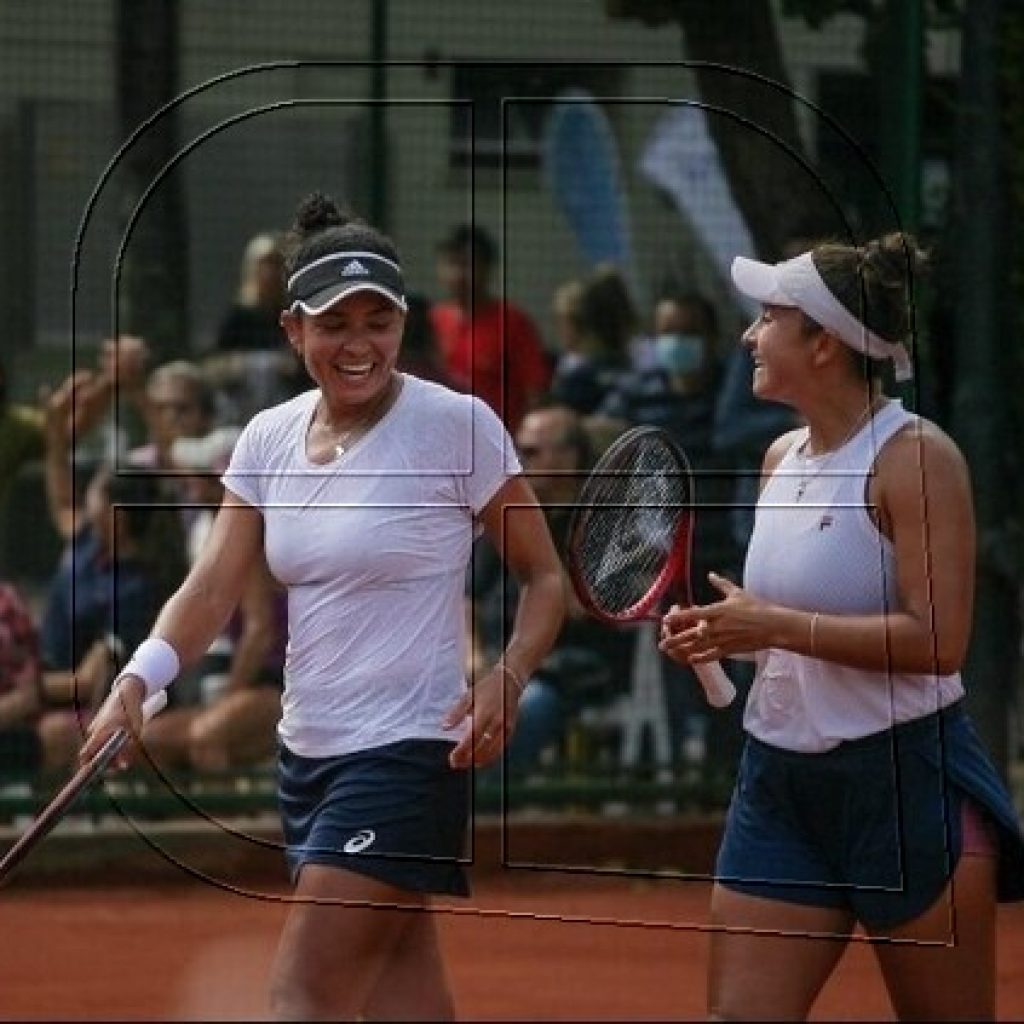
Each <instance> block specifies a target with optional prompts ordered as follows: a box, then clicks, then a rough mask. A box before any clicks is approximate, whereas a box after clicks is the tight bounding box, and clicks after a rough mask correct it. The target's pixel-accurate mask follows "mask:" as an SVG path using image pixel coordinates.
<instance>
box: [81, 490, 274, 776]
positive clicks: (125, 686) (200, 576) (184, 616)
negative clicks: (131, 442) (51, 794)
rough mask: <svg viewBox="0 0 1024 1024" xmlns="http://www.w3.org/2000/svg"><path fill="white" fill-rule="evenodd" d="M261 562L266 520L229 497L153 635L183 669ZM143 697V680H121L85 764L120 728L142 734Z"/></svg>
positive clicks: (95, 725) (99, 719)
mask: <svg viewBox="0 0 1024 1024" xmlns="http://www.w3.org/2000/svg"><path fill="white" fill-rule="evenodd" d="M262 558H263V517H262V516H261V515H260V513H259V512H258V511H257V510H256V509H254V508H253V507H252V506H251V505H248V504H246V503H245V502H244V501H242V499H241V498H239V497H237V496H236V495H235V494H233V493H232V492H231V491H226V492H225V495H224V501H223V502H222V504H221V507H220V511H219V512H218V513H217V518H216V520H215V521H214V524H213V527H212V529H211V530H210V535H209V537H208V538H207V540H206V543H205V544H204V545H203V550H202V551H201V552H200V555H199V558H198V559H197V560H196V562H195V564H194V565H193V566H192V569H191V570H190V572H189V574H188V576H187V577H186V578H185V581H184V582H183V583H182V585H181V586H180V587H179V588H178V590H177V592H176V593H175V594H174V595H173V596H172V597H171V598H170V599H169V600H168V601H167V603H166V604H165V605H164V607H163V609H162V610H161V611H160V614H159V615H158V616H157V620H156V624H155V625H154V626H153V631H152V633H151V636H153V637H159V638H160V639H162V640H165V641H166V642H167V643H169V644H170V645H171V647H173V648H174V650H175V652H176V653H177V655H178V660H179V662H180V665H181V668H182V669H185V668H188V667H189V666H190V665H193V664H195V663H196V662H197V661H198V660H199V659H200V658H201V657H202V656H203V655H204V654H205V653H206V651H207V649H208V648H209V646H210V644H212V643H213V641H214V639H216V637H217V636H218V635H219V634H220V632H221V631H222V630H223V629H224V627H225V625H226V624H227V621H228V619H229V618H230V616H231V613H232V612H233V611H234V609H235V607H236V605H237V604H238V602H239V600H240V598H241V595H242V590H243V588H244V586H245V583H246V580H247V578H248V576H249V573H250V570H251V568H252V565H253V563H254V562H256V561H257V560H262ZM143 692H144V686H143V683H142V681H141V680H140V679H138V678H137V677H135V676H130V675H129V676H125V677H123V679H122V681H121V683H120V684H119V685H118V686H117V687H115V689H114V690H113V691H112V693H111V695H110V697H109V698H108V699H107V701H106V703H105V704H104V706H103V708H101V710H100V712H99V713H98V714H97V716H96V718H95V719H94V720H93V722H92V725H91V727H90V729H89V738H88V740H87V742H86V744H85V746H84V747H83V748H82V751H81V754H80V755H79V756H80V757H81V758H82V759H83V760H85V759H87V758H88V757H89V756H91V754H92V753H94V752H95V751H96V750H98V749H99V747H100V746H101V745H102V744H103V742H104V741H105V740H106V738H107V737H108V736H110V735H111V733H113V732H114V731H115V730H116V729H118V728H122V727H125V726H127V727H130V728H131V730H132V732H133V733H135V734H137V733H138V731H139V728H140V722H141V719H140V707H141V700H142V695H143ZM126 760H127V758H125V759H123V761H122V763H125V761H126Z"/></svg>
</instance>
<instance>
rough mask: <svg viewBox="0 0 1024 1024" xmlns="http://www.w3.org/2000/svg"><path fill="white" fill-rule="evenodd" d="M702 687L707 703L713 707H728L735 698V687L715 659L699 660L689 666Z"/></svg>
mask: <svg viewBox="0 0 1024 1024" xmlns="http://www.w3.org/2000/svg"><path fill="white" fill-rule="evenodd" d="M690 667H691V668H692V669H693V671H694V672H696V673H697V678H698V679H699V680H700V685H701V686H703V687H704V693H705V694H706V695H707V698H708V703H709V704H710V705H711V706H712V707H713V708H724V707H728V706H729V705H730V704H731V703H732V702H733V700H735V698H736V687H735V686H733V685H732V680H731V679H730V678H729V677H728V676H727V675H726V674H725V671H724V669H723V668H722V666H721V665H720V664H719V663H718V662H717V661H708V662H701V663H700V664H697V665H691V666H690Z"/></svg>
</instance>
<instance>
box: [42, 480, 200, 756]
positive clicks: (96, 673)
mask: <svg viewBox="0 0 1024 1024" xmlns="http://www.w3.org/2000/svg"><path fill="white" fill-rule="evenodd" d="M160 501H161V495H160V490H159V485H158V482H157V481H156V480H155V479H154V478H153V477H151V476H149V475H141V474H134V475H130V476H115V475H114V474H113V473H112V472H111V471H110V469H109V468H108V467H106V466H103V467H101V468H100V469H99V470H98V471H97V472H96V473H95V475H94V476H93V478H92V479H91V480H90V482H89V485H88V487H87V488H86V492H85V501H84V507H83V509H82V510H81V511H80V512H79V511H77V510H76V512H75V513H73V515H72V517H71V522H72V537H71V541H70V543H69V544H68V545H67V547H66V549H65V551H64V554H63V555H62V557H61V561H60V564H59V566H58V568H57V572H56V575H55V576H54V578H53V580H52V581H51V584H50V587H49V592H48V594H47V597H46V603H45V609H44V613H43V620H42V626H41V631H40V632H41V641H42V652H43V662H44V669H45V671H44V674H43V692H44V696H45V699H46V702H47V704H51V705H57V706H58V707H60V708H61V710H49V711H46V712H45V713H44V715H43V718H42V720H41V722H40V735H41V738H42V741H43V747H44V763H45V766H46V767H47V768H51V769H55V768H61V767H64V766H66V765H68V764H70V763H71V762H72V761H73V760H74V757H75V756H76V753H77V750H78V747H79V746H80V744H81V726H80V723H79V721H78V717H77V715H76V713H75V709H74V705H76V704H77V705H79V706H80V707H81V706H85V707H90V706H96V704H97V702H98V701H99V700H100V699H102V697H103V696H104V695H105V689H106V685H107V683H108V682H109V680H110V678H111V676H112V674H113V672H114V670H115V668H116V667H117V664H118V662H119V661H120V660H121V658H123V656H124V652H125V651H131V650H134V648H135V646H136V645H137V644H139V643H141V642H142V640H144V639H145V638H146V636H147V635H148V634H149V627H150V624H151V622H152V620H153V617H154V616H155V614H156V612H157V611H158V610H159V608H160V607H161V605H162V604H163V602H164V601H165V600H166V599H167V598H168V597H169V596H170V594H171V593H172V592H173V591H174V590H175V589H176V588H177V586H178V585H179V584H180V582H181V580H182V579H183V578H184V572H185V559H184V544H183V538H182V533H181V524H180V520H179V517H178V515H177V512H176V511H175V510H174V509H173V508H166V507H161V505H160Z"/></svg>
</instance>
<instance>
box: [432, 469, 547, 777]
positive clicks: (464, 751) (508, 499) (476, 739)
mask: <svg viewBox="0 0 1024 1024" xmlns="http://www.w3.org/2000/svg"><path fill="white" fill-rule="evenodd" d="M480 519H481V522H482V523H483V526H484V530H485V531H486V533H487V536H488V537H489V538H490V540H491V542H492V543H493V544H494V545H495V546H496V547H497V549H498V551H499V552H500V553H501V556H502V560H503V561H504V563H505V564H506V565H507V566H508V567H509V569H511V571H512V574H513V575H514V576H515V578H516V580H517V582H518V583H519V602H518V604H517V606H516V615H515V621H514V623H513V627H512V635H511V636H510V637H509V640H508V644H507V646H506V648H505V651H504V653H503V654H502V657H501V659H500V661H499V665H498V666H495V667H494V668H492V669H491V671H490V672H488V673H487V674H486V675H484V676H483V678H481V679H480V680H478V682H477V684H476V685H475V686H474V687H473V688H472V690H471V691H469V693H467V694H466V695H465V696H464V697H463V698H462V699H461V700H460V701H459V702H458V703H457V704H456V706H455V707H454V708H453V709H452V711H451V713H450V714H449V715H448V717H447V719H446V724H448V725H449V727H451V726H454V725H456V724H457V723H458V722H460V721H462V719H464V718H465V717H466V716H467V715H472V717H473V728H472V730H470V732H469V733H468V734H467V735H466V737H465V738H464V739H463V740H462V741H461V742H460V743H459V744H458V746H456V748H455V749H454V750H453V751H452V754H451V763H452V765H453V767H457V768H465V767H468V766H469V765H470V764H471V763H474V762H475V763H476V764H485V763H486V762H488V761H491V760H493V759H494V758H495V757H497V755H498V754H499V753H500V752H501V748H502V746H503V744H504V742H505V741H506V740H507V739H508V737H509V736H510V735H511V733H512V729H513V728H514V726H515V708H516V707H517V706H518V699H519V696H520V688H519V683H520V682H521V683H523V684H525V682H526V680H527V679H528V678H529V677H530V676H531V675H532V674H533V672H534V670H535V669H536V668H537V666H538V665H539V664H540V663H541V661H543V659H544V657H545V655H546V654H547V653H548V651H550V650H551V647H552V645H553V644H554V642H555V640H556V639H557V638H558V633H559V631H560V630H561V628H562V620H563V618H564V616H565V583H564V578H563V573H562V567H561V564H560V562H559V560H558V554H557V553H556V551H555V546H554V543H553V542H552V540H551V534H550V532H549V531H548V526H547V522H546V521H545V519H544V513H543V512H542V511H541V509H540V506H539V505H538V504H537V499H536V497H535V495H534V493H533V489H532V488H531V487H530V485H529V484H528V483H527V482H526V480H525V479H524V478H523V477H513V478H512V479H511V480H509V481H507V482H506V483H505V485H504V486H503V487H502V488H501V489H500V490H499V491H498V493H497V494H496V495H495V496H494V498H492V499H491V501H490V502H489V503H488V504H487V506H486V508H484V510H483V511H482V513H481V515H480ZM500 665H505V666H508V668H509V669H510V670H511V673H509V672H506V671H505V670H503V669H502V668H501V667H500ZM513 673H514V676H515V678H513V675H512V674H513ZM517 680H518V681H517ZM485 734H486V735H485ZM488 737H490V739H488Z"/></svg>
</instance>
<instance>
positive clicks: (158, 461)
mask: <svg viewBox="0 0 1024 1024" xmlns="http://www.w3.org/2000/svg"><path fill="white" fill-rule="evenodd" d="M145 409H146V412H145V415H146V424H147V427H148V431H149V441H148V443H146V444H145V445H142V446H141V447H139V448H133V449H132V450H131V451H130V452H129V453H128V461H129V462H130V463H131V464H132V465H133V466H140V467H145V468H147V469H172V468H173V465H174V464H173V461H172V459H171V445H172V444H173V443H174V442H175V441H176V440H177V439H178V438H179V437H202V436H203V435H205V434H206V433H208V432H209V430H210V429H211V427H212V426H213V419H214V393H213V388H212V387H211V386H210V384H209V382H208V381H207V379H206V376H205V375H204V373H203V371H202V370H200V368H199V367H198V366H196V364H195V363H190V362H188V361H186V360H184V359H179V360H175V361H174V362H171V363H164V364H163V365H162V366H158V367H157V368H156V369H155V370H154V371H153V372H152V373H151V374H150V375H149V380H148V381H147V382H146V390H145Z"/></svg>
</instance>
